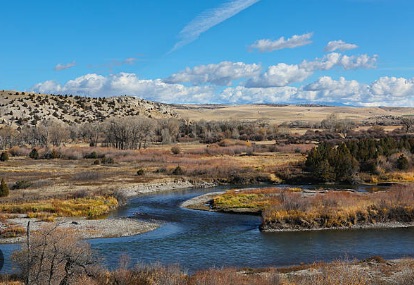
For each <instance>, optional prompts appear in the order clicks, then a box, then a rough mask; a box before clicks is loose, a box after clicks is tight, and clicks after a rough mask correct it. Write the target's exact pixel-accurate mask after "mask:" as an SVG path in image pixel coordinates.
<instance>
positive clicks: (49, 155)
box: [43, 149, 61, 159]
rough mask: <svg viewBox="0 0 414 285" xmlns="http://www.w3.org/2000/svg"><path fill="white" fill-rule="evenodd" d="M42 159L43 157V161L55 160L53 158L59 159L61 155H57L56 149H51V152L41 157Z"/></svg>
mask: <svg viewBox="0 0 414 285" xmlns="http://www.w3.org/2000/svg"><path fill="white" fill-rule="evenodd" d="M43 157H44V158H45V159H55V158H60V157H61V155H60V153H59V152H58V151H57V150H56V149H53V150H52V151H48V152H46V153H45V154H44V155H43Z"/></svg>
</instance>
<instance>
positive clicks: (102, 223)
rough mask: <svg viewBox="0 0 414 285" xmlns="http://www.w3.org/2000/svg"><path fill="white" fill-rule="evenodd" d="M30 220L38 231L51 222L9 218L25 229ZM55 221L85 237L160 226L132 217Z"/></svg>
mask: <svg viewBox="0 0 414 285" xmlns="http://www.w3.org/2000/svg"><path fill="white" fill-rule="evenodd" d="M29 221H30V231H37V230H39V229H40V228H42V227H43V226H45V225H46V224H50V222H43V221H39V220H38V219H35V218H25V217H23V216H21V217H18V218H13V219H10V220H8V222H9V223H11V224H13V225H14V226H18V227H21V228H24V229H26V228H27V224H28V222H29ZM55 223H57V224H58V225H59V228H64V229H71V230H74V231H76V232H78V233H79V235H80V236H81V237H82V238H84V239H91V238H112V237H125V236H133V235H137V234H142V233H145V232H148V231H152V230H155V229H157V228H158V227H159V224H158V223H156V222H147V221H140V220H137V219H130V218H120V219H101V220H88V219H86V218H73V217H61V218H57V219H56V221H55ZM25 240H26V235H22V236H19V237H11V238H3V239H0V243H22V242H25Z"/></svg>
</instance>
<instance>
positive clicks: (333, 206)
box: [183, 185, 414, 232]
mask: <svg viewBox="0 0 414 285" xmlns="http://www.w3.org/2000/svg"><path fill="white" fill-rule="evenodd" d="M413 198H414V192H413V191H412V186H402V185H396V186H392V187H390V188H388V189H386V190H385V191H378V192H357V191H354V190H304V189H301V188H283V187H268V188H258V189H233V190H229V191H226V192H222V193H213V194H208V195H204V196H202V197H200V198H197V199H193V200H191V201H188V202H186V203H184V204H183V206H184V207H188V208H192V209H198V210H211V211H220V212H229V213H243V214H259V215H261V216H262V223H261V225H260V230H262V231H266V232H272V231H303V230H323V229H349V228H371V227H407V226H412V225H413V221H414V199H413Z"/></svg>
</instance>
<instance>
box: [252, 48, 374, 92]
mask: <svg viewBox="0 0 414 285" xmlns="http://www.w3.org/2000/svg"><path fill="white" fill-rule="evenodd" d="M376 61H377V56H368V55H365V54H364V55H359V56H347V55H341V54H339V53H330V54H327V55H325V56H324V57H323V58H321V59H315V60H313V61H306V60H304V61H302V63H300V64H291V65H288V64H285V63H279V64H277V65H273V66H270V67H269V68H268V69H267V71H266V72H264V73H262V74H260V75H258V76H256V77H253V78H251V79H249V80H248V81H247V82H246V84H245V86H246V87H254V88H258V87H262V88H267V87H282V86H287V85H289V84H291V83H294V82H302V81H303V80H305V79H307V78H308V77H309V76H311V75H312V74H314V73H315V71H318V70H330V69H332V68H334V67H335V66H339V67H342V68H344V69H346V70H348V69H358V68H372V67H374V66H375V64H376Z"/></svg>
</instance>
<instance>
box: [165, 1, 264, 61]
mask: <svg viewBox="0 0 414 285" xmlns="http://www.w3.org/2000/svg"><path fill="white" fill-rule="evenodd" d="M259 1H260V0H232V1H228V2H226V3H223V4H222V5H220V6H219V7H217V8H213V9H209V10H206V11H204V12H202V13H201V14H200V15H198V16H197V17H196V18H194V19H193V20H192V21H191V22H190V23H188V24H187V25H186V26H185V27H184V28H183V29H182V30H181V32H180V34H179V38H180V41H179V42H177V43H176V44H175V46H174V47H173V48H172V49H171V51H170V52H169V53H171V52H173V51H175V50H177V49H179V48H181V47H183V46H185V45H187V44H189V43H191V42H192V41H195V40H196V39H197V38H198V37H199V36H200V35H201V34H202V33H204V32H206V31H208V30H209V29H211V28H212V27H214V26H216V25H218V24H220V23H221V22H223V21H225V20H227V19H229V18H231V17H233V16H235V15H237V14H238V13H240V12H241V11H243V10H244V9H246V8H249V7H250V6H252V5H253V4H255V3H257V2H259Z"/></svg>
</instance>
